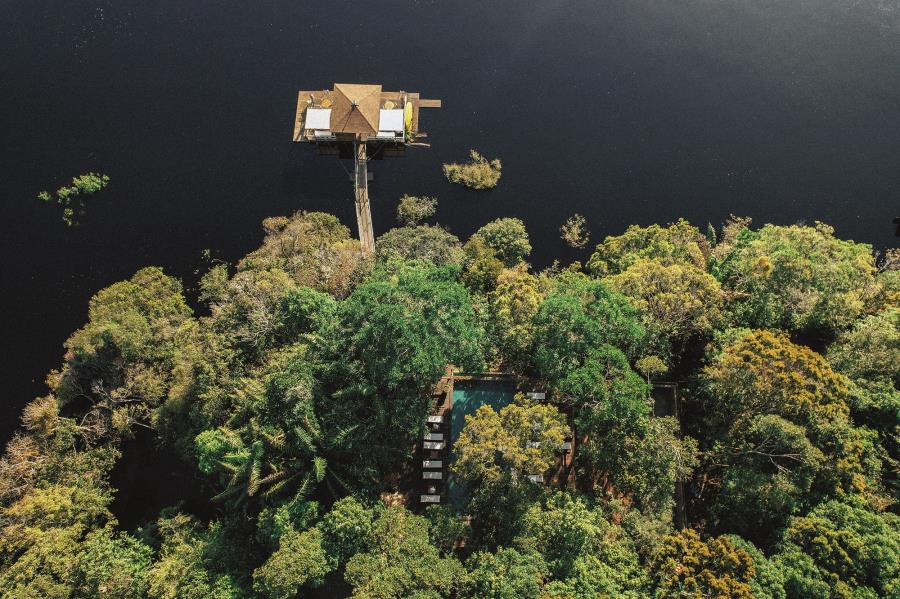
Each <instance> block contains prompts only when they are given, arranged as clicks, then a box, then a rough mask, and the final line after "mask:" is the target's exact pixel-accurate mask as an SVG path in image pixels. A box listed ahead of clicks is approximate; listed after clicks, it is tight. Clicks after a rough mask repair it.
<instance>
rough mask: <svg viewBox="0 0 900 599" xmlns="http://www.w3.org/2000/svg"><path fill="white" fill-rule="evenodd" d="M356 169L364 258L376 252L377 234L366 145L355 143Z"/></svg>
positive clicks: (355, 187) (357, 206)
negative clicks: (371, 200) (373, 224)
mask: <svg viewBox="0 0 900 599" xmlns="http://www.w3.org/2000/svg"><path fill="white" fill-rule="evenodd" d="M353 154H354V156H355V157H356V158H355V160H356V169H355V174H354V177H353V189H354V191H355V192H356V224H357V226H358V227H359V242H360V245H361V246H362V253H363V256H371V255H372V254H373V253H374V252H375V233H374V232H373V231H372V209H371V208H370V206H369V172H368V167H367V163H366V144H365V143H360V142H359V141H355V142H353Z"/></svg>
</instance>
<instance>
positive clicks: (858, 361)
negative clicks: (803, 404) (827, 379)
mask: <svg viewBox="0 0 900 599" xmlns="http://www.w3.org/2000/svg"><path fill="white" fill-rule="evenodd" d="M827 356H828V361H829V362H831V364H832V366H833V367H834V369H835V370H836V371H838V372H840V373H842V374H844V375H846V376H848V377H849V378H850V379H851V380H852V384H851V386H850V397H849V404H850V414H851V417H852V418H853V421H854V422H855V423H857V424H859V425H862V426H867V427H869V428H871V429H872V430H874V431H876V432H877V433H878V437H879V441H880V443H881V446H882V447H883V448H884V449H885V453H884V454H883V455H882V471H883V472H884V473H885V484H886V485H887V486H888V487H889V488H891V489H892V490H893V491H894V495H895V496H896V495H897V491H898V490H900V482H898V473H900V309H897V308H892V309H889V310H885V311H884V312H880V313H878V314H873V315H871V316H867V317H866V318H863V319H862V320H859V321H857V322H856V323H855V324H854V325H853V327H852V328H851V329H849V330H848V331H846V332H844V333H843V334H841V335H840V336H839V337H838V338H837V340H835V342H834V343H833V344H832V345H831V346H829V348H828V353H827Z"/></svg>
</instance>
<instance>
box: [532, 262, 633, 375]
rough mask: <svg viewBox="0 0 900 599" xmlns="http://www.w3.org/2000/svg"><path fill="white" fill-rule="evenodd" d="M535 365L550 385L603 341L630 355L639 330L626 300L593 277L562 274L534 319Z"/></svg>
mask: <svg viewBox="0 0 900 599" xmlns="http://www.w3.org/2000/svg"><path fill="white" fill-rule="evenodd" d="M534 323H535V338H537V339H540V340H541V342H540V343H539V344H537V347H536V348H535V356H534V360H535V365H536V366H537V370H538V373H539V374H540V376H541V377H542V378H543V379H544V380H546V381H548V382H549V383H550V384H551V385H555V384H557V383H558V382H559V381H560V380H561V379H563V378H564V377H566V376H567V374H568V373H569V372H571V371H572V370H574V369H576V368H578V367H579V366H580V365H581V364H582V363H583V362H584V360H585V357H586V356H587V355H588V352H589V350H590V349H592V348H598V347H600V346H601V345H604V344H608V345H611V346H613V347H617V348H619V349H621V350H622V351H624V352H625V353H626V354H628V355H636V354H637V353H638V352H639V350H640V348H641V346H642V345H643V344H644V339H645V334H646V333H645V330H644V327H643V326H642V325H641V323H640V317H639V314H638V312H637V310H636V309H635V308H634V307H632V306H631V304H630V303H629V302H628V300H627V299H626V298H625V297H624V296H622V295H620V294H618V293H616V292H614V291H610V290H609V289H608V288H607V287H606V286H605V285H603V284H602V283H600V282H599V281H592V280H590V279H588V278H586V277H583V276H579V275H571V276H569V275H566V276H562V277H561V278H560V279H559V280H558V281H557V282H556V287H555V289H553V291H552V292H551V293H550V294H549V295H548V296H547V298H546V299H544V301H543V302H542V303H541V306H540V308H538V312H537V315H536V316H535V319H534Z"/></svg>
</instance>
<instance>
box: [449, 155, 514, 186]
mask: <svg viewBox="0 0 900 599" xmlns="http://www.w3.org/2000/svg"><path fill="white" fill-rule="evenodd" d="M501 169H502V165H501V164H500V159H499V158H494V159H493V160H488V159H487V158H485V157H484V156H482V155H481V154H480V153H478V151H477V150H469V162H463V163H457V162H451V163H449V164H445V165H444V176H445V177H447V180H448V181H450V182H451V183H460V184H462V185H465V186H466V187H471V188H472V189H491V188H493V187H497V183H499V182H500V171H501Z"/></svg>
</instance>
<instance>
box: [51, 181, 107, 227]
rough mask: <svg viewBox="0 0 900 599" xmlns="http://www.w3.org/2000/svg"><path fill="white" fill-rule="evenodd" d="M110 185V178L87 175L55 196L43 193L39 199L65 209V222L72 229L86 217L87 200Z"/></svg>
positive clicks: (61, 189) (57, 191) (63, 217)
mask: <svg viewBox="0 0 900 599" xmlns="http://www.w3.org/2000/svg"><path fill="white" fill-rule="evenodd" d="M107 185H109V177H108V176H107V175H101V174H97V173H87V174H86V175H80V176H78V177H73V178H72V185H70V186H68V187H66V186H63V187H60V188H59V189H57V190H56V193H55V194H51V193H50V192H49V191H42V192H40V193H39V194H38V195H37V199H39V200H41V201H42V202H47V203H50V202H54V201H55V202H56V203H57V204H58V205H59V206H60V207H62V209H63V214H62V219H63V222H64V223H66V224H67V225H69V226H70V227H71V226H73V225H77V224H78V219H79V218H80V217H82V216H84V213H85V200H86V199H87V198H88V197H89V196H92V195H94V194H95V193H97V192H98V191H100V190H102V189H104V188H105V187H106V186H107Z"/></svg>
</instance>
